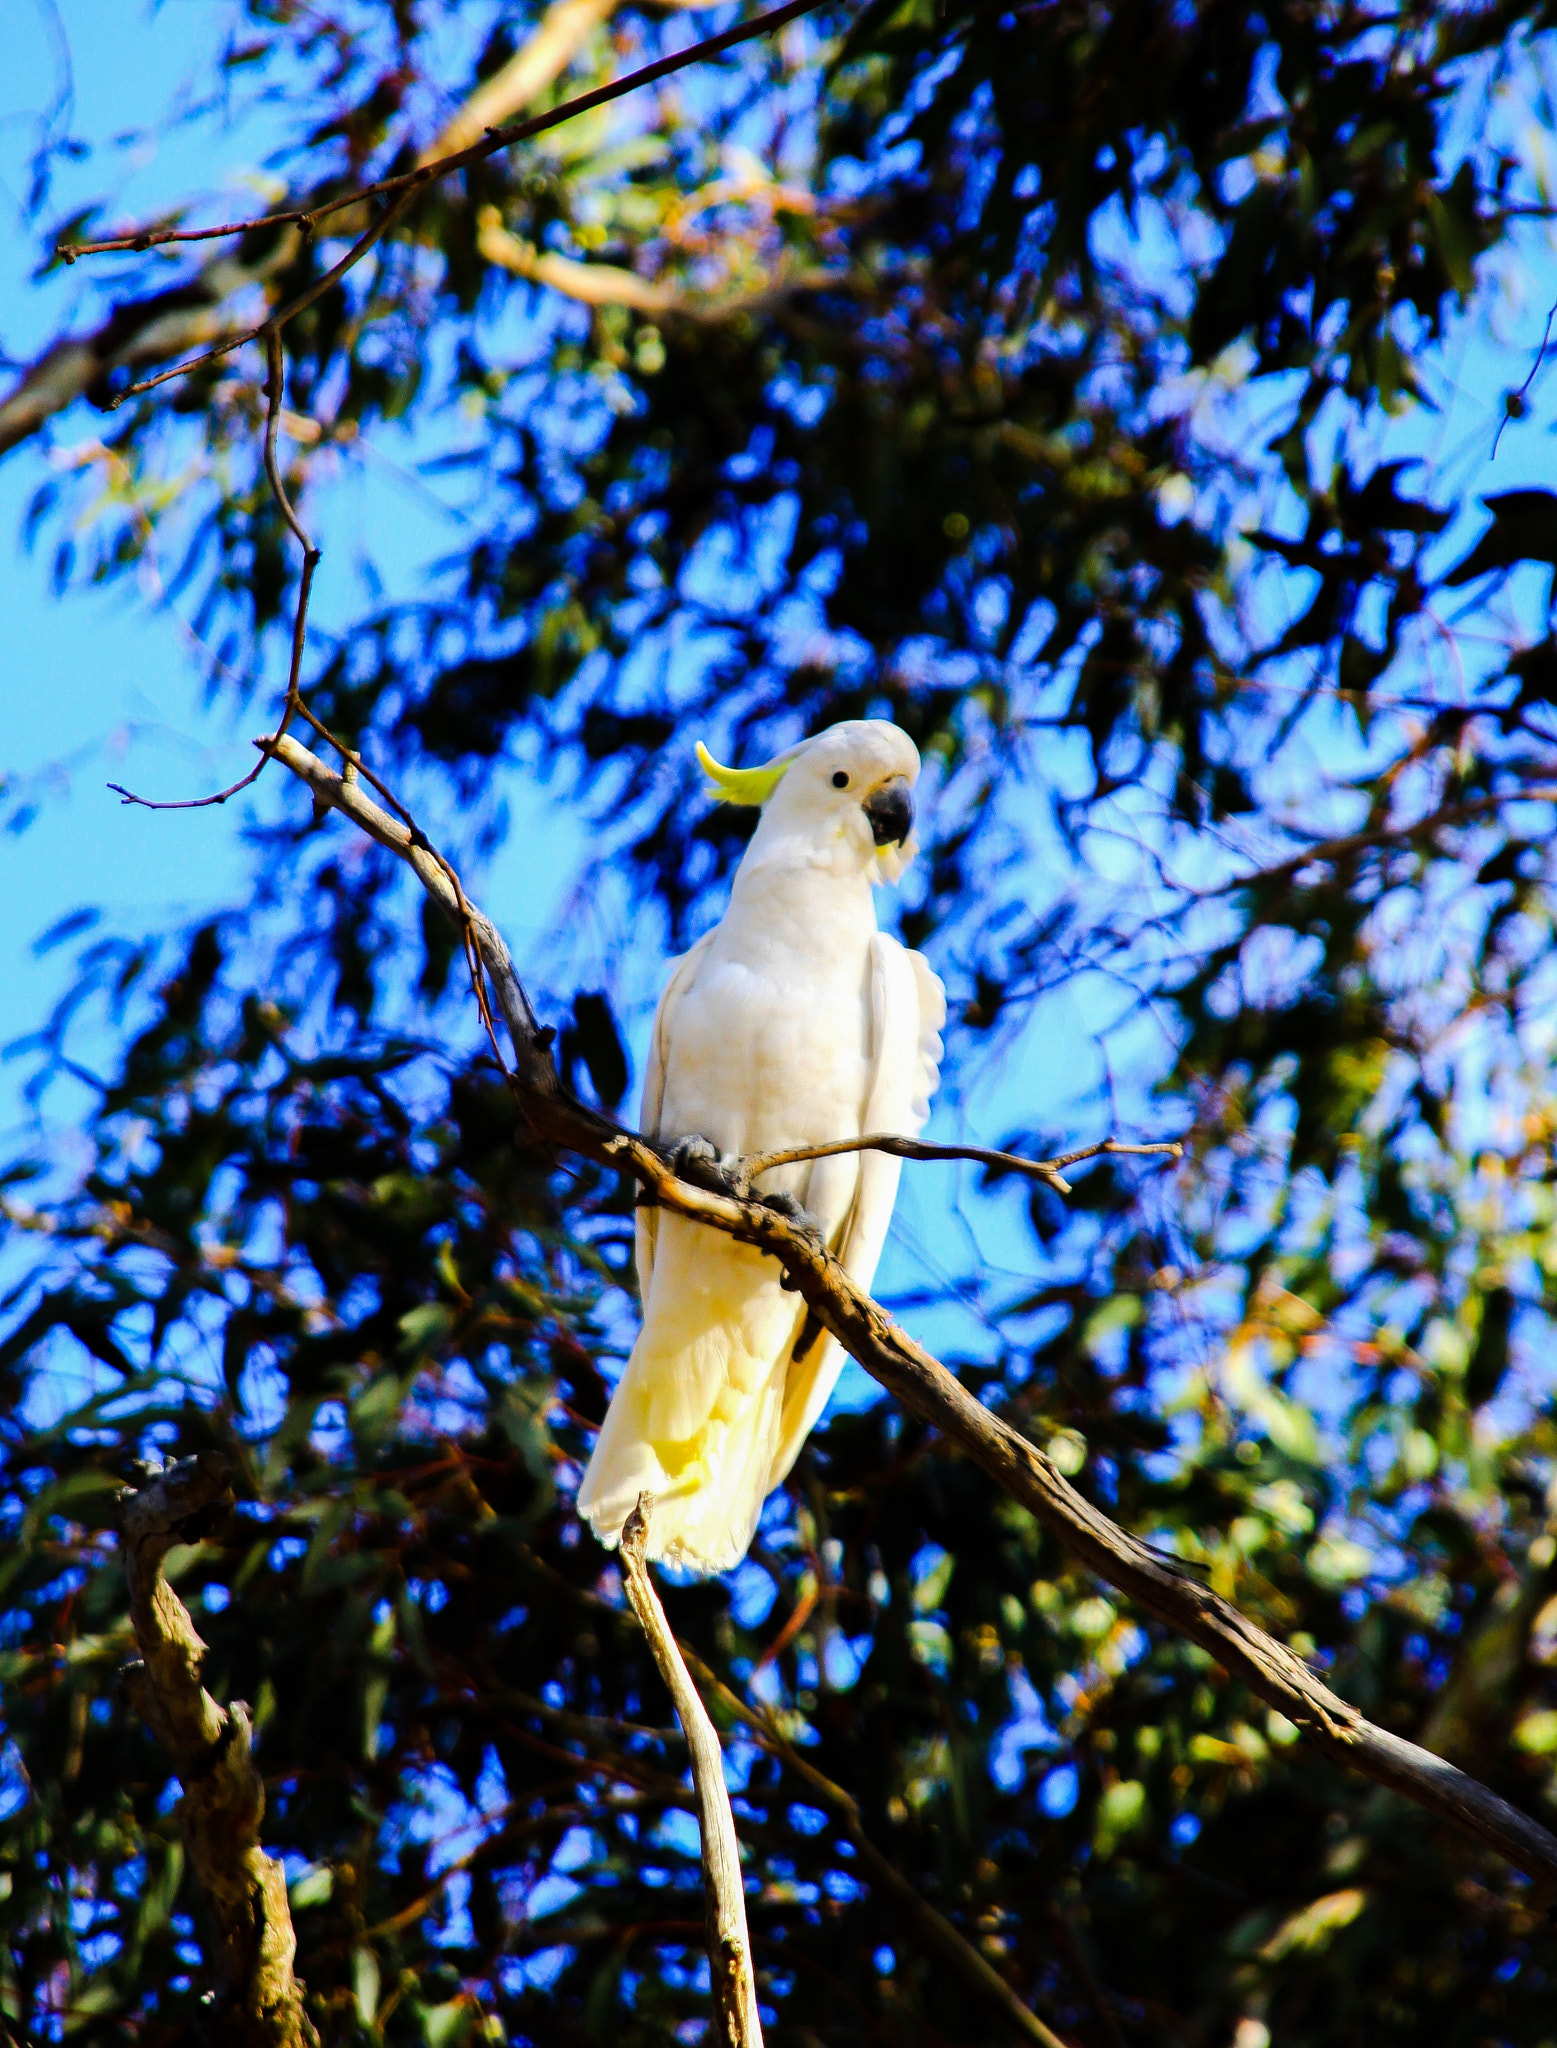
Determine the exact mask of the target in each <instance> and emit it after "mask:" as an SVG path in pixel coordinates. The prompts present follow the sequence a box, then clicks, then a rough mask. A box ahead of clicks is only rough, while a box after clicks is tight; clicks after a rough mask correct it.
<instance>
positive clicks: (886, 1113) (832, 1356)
mask: <svg viewBox="0 0 1557 2048" xmlns="http://www.w3.org/2000/svg"><path fill="white" fill-rule="evenodd" d="M870 974H871V1005H870V1007H871V1043H870V1061H871V1067H870V1083H869V1086H868V1088H867V1090H866V1097H865V1101H864V1103H863V1105H862V1116H861V1121H860V1131H861V1133H862V1135H863V1134H864V1133H865V1132H873V1131H884V1132H891V1133H892V1134H893V1135H894V1136H896V1137H905V1138H913V1137H917V1136H918V1134H919V1132H920V1131H921V1130H923V1128H924V1124H925V1119H926V1118H927V1117H928V1116H929V1114H930V1097H931V1096H932V1095H933V1094H934V1093H935V1086H936V1083H937V1082H938V1081H939V1079H940V1076H941V1069H940V1059H941V1051H942V1046H941V1026H942V1025H943V1024H944V1023H945V1021H946V991H945V989H944V988H943V987H942V985H941V981H940V978H939V976H938V975H936V974H935V973H934V972H933V971H932V969H931V967H930V964H929V962H928V961H927V960H926V959H925V957H924V955H923V954H922V953H911V952H909V951H908V949H907V948H906V947H904V946H902V945H900V944H899V943H898V941H897V940H896V939H894V938H891V937H889V936H888V935H887V933H885V932H878V933H877V934H876V937H875V938H874V939H873V940H872V941H871V950H870ZM902 1171H903V1162H902V1160H901V1159H894V1158H893V1157H892V1156H891V1154H890V1153H887V1152H862V1153H861V1154H860V1170H859V1181H858V1185H857V1187H856V1190H855V1197H854V1202H853V1205H852V1207H851V1208H850V1211H849V1214H848V1215H847V1217H846V1218H845V1219H844V1223H843V1227H842V1230H841V1232H840V1233H839V1236H838V1238H837V1240H836V1241H835V1243H834V1245H833V1249H834V1251H835V1252H836V1253H837V1256H838V1259H839V1261H840V1263H841V1264H842V1266H843V1268H844V1270H845V1272H846V1273H847V1274H848V1275H849V1277H850V1279H851V1280H853V1281H854V1283H855V1285H856V1286H858V1287H861V1288H864V1289H865V1290H866V1291H867V1292H868V1291H869V1289H870V1284H871V1282H872V1280H873V1279H874V1278H875V1276H876V1265H877V1261H878V1260H879V1259H880V1257H881V1248H882V1246H883V1245H884V1244H885V1242H886V1237H887V1229H888V1226H889V1225H890V1224H891V1221H892V1210H893V1207H894V1205H895V1203H896V1201H897V1185H898V1181H899V1178H900V1177H901V1175H902ZM844 1356H845V1353H844V1350H843V1346H842V1345H841V1344H839V1343H838V1341H837V1339H836V1338H834V1337H831V1336H829V1335H828V1334H827V1332H826V1331H825V1330H823V1329H822V1328H821V1326H820V1325H819V1324H817V1323H816V1322H815V1321H814V1320H813V1319H812V1318H810V1317H807V1319H806V1321H805V1323H804V1324H803V1325H802V1326H801V1331H800V1335H799V1337H798V1338H797V1339H796V1343H795V1352H794V1356H793V1359H792V1361H791V1363H790V1368H789V1374H788V1377H787V1379H786V1381H785V1384H784V1410H783V1419H782V1421H781V1423H780V1427H779V1442H778V1449H777V1451H776V1452H775V1454H774V1458H773V1465H772V1468H771V1470H770V1472H769V1474H768V1490H769V1491H770V1492H771V1490H772V1489H773V1488H774V1487H775V1486H777V1485H778V1484H779V1482H780V1480H782V1479H783V1477H784V1475H785V1474H786V1473H787V1472H788V1471H789V1468H790V1466H791V1465H793V1464H794V1462H795V1460H796V1458H797V1457H798V1456H799V1455H800V1446H801V1445H802V1444H803V1443H804V1442H805V1440H806V1438H807V1437H808V1436H809V1435H810V1433H811V1431H812V1429H814V1428H815V1426H816V1423H817V1420H818V1418H819V1417H820V1415H821V1413H822V1410H823V1409H824V1408H825V1407H826V1406H827V1402H828V1397H829V1396H830V1395H831V1393H832V1390H833V1387H834V1385H835V1383H836V1381H837V1378H838V1374H839V1373H840V1371H841V1370H842V1369H843V1361H844Z"/></svg>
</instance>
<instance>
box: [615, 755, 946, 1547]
mask: <svg viewBox="0 0 1557 2048" xmlns="http://www.w3.org/2000/svg"><path fill="white" fill-rule="evenodd" d="M698 755H699V758H700V760H701V761H702V763H703V766H704V768H705V769H706V771H707V772H708V775H709V777H710V780H711V786H712V793H713V794H714V795H716V796H718V797H720V798H721V799H722V800H723V801H725V802H726V803H736V804H750V805H758V806H760V807H761V811H762V815H761V817H760V819H759V820H758V823H757V830H756V832H755V833H754V834H753V836H752V840H751V843H750V845H749V846H748V847H747V849H746V853H745V856H744V858H743V859H742V861H741V864H740V867H739V868H738V869H737V871H736V876H735V881H734V885H733V886H732V888H731V891H730V903H729V908H728V909H727V910H726V911H725V914H724V916H723V918H722V919H721V920H720V922H719V923H718V924H717V925H716V926H715V927H714V929H713V930H712V931H711V932H710V933H709V934H708V936H707V937H706V938H704V939H702V940H700V941H699V942H698V944H697V945H695V946H694V947H693V948H692V950H691V952H690V953H687V954H685V955H684V956H683V957H682V958H681V959H680V960H678V961H676V962H675V964H674V966H673V968H672V970H671V975H670V979H669V981H668V982H667V983H666V986H665V993H664V994H663V995H662V996H661V998H660V1005H659V1010H658V1012H657V1013H656V1016H655V1019H654V1035H653V1041H652V1044H651V1048H650V1052H649V1060H648V1068H647V1071H646V1073H645V1075H644V1086H643V1114H642V1129H643V1131H644V1133H645V1134H646V1135H647V1136H649V1137H652V1138H657V1139H659V1140H660V1141H661V1142H662V1143H666V1144H670V1145H676V1144H678V1143H682V1142H693V1141H696V1140H698V1139H702V1140H706V1141H708V1143H709V1144H711V1145H712V1146H713V1147H714V1148H715V1150H716V1151H717V1152H718V1153H720V1154H721V1155H725V1156H728V1155H730V1154H732V1153H735V1154H751V1153H755V1152H777V1151H782V1150H786V1149H788V1148H791V1147H796V1146H805V1145H816V1144H822V1143H825V1142H827V1141H828V1140H830V1139H835V1138H853V1137H859V1136H861V1135H862V1134H863V1133H865V1132H867V1131H869V1132H878V1131H890V1132H894V1133H897V1134H900V1135H903V1136H909V1137H912V1136H913V1135H915V1134H916V1133H917V1132H918V1131H919V1130H920V1129H921V1128H922V1126H923V1124H924V1121H925V1117H926V1116H927V1114H928V1111H929V1098H930V1094H931V1091H932V1090H933V1089H934V1087H935V1084H936V1080H937V1078H938V1070H937V1061H938V1060H939V1058H940V1053H941V1041H940V1037H939V1035H938V1034H939V1030H940V1026H941V1024H942V1023H943V1021H944V1020H945V1016H946V999H945V991H944V990H943V989H942V987H941V984H940V982H939V981H938V980H937V979H936V977H935V975H934V974H932V973H931V971H930V969H929V967H928V965H927V964H926V962H925V961H924V959H923V958H922V957H921V956H920V955H919V954H918V953H910V952H908V951H907V950H906V949H905V948H904V947H903V946H901V945H899V944H898V942H897V940H896V939H893V938H889V937H888V936H887V935H886V933H884V932H878V931H877V929H876V914H875V908H874V905H873V903H872V900H871V889H872V886H873V885H874V884H876V883H878V882H884V881H896V880H897V878H898V876H899V875H900V874H901V872H902V870H903V868H904V866H905V865H906V862H907V859H908V856H909V854H910V852H911V850H912V849H911V846H910V844H909V834H910V831H911V828H912V826H913V817H914V808H913V800H912V798H911V797H910V795H909V791H910V790H911V788H912V787H913V784H914V782H915V780H916V778H917V776H918V774H919V755H918V751H917V750H916V748H915V746H914V743H913V741H912V740H911V739H909V737H908V735H907V734H906V733H904V732H900V731H899V730H898V728H897V727H896V726H895V725H889V724H887V723H886V722H885V721H883V720H880V719H851V720H849V721H848V722H847V723H846V724H843V725H835V726H832V727H830V728H829V730H828V731H826V732H823V733H819V734H817V736H816V737H815V738H814V739H810V740H806V741H804V742H803V743H802V744H801V745H799V746H797V747H792V748H790V749H789V751H788V752H787V753H783V754H780V755H779V756H778V757H777V759H775V760H773V761H770V762H769V763H768V764H767V766H766V767H764V768H747V769H730V768H721V767H720V766H719V764H718V763H717V762H716V761H715V760H714V759H713V757H712V755H710V754H709V753H708V752H707V751H706V749H704V748H703V747H701V746H699V748H698ZM900 1172H901V1162H900V1161H899V1160H897V1159H894V1158H891V1157H889V1156H888V1155H887V1154H885V1153H881V1152H855V1153H842V1154H839V1155H837V1156H835V1157H833V1158H829V1159H818V1160H815V1161H808V1162H806V1163H805V1164H802V1165H793V1166H789V1167H780V1168H775V1169H773V1170H772V1171H771V1172H769V1173H768V1174H766V1175H764V1176H763V1178H762V1180H761V1181H760V1182H759V1183H758V1190H759V1192H761V1193H764V1194H788V1195H790V1196H791V1197H793V1198H795V1199H797V1200H798V1201H799V1202H800V1203H801V1205H802V1206H803V1207H804V1209H805V1211H806V1213H807V1214H808V1216H809V1217H810V1218H811V1219H812V1221H814V1222H815V1223H816V1225H817V1227H818V1228H819V1229H820V1230H821V1232H822V1234H823V1236H824V1237H825V1238H826V1240H827V1242H828V1244H829V1245H830V1246H831V1247H832V1249H833V1250H834V1251H835V1252H836V1254H837V1256H838V1258H839V1259H840V1260H841V1261H842V1263H843V1265H844V1267H845V1269H846V1270H847V1271H848V1272H849V1274H850V1275H851V1276H852V1277H853V1278H854V1280H856V1281H857V1282H858V1283H859V1285H860V1286H861V1287H864V1288H868V1287H869V1286H870V1283H871V1279H872V1276H873V1275H874V1273H875V1270H876V1261H877V1260H878V1258H879V1257H880V1256H881V1247H882V1242H883V1240H884V1239H885V1237H886V1234H887V1225H888V1223H889V1222H890V1220H891V1216H892V1205H893V1203H894V1201H895V1200H896V1198H897V1185H898V1176H899V1173H900ZM637 1261H638V1279H639V1283H640V1286H641V1288H642V1293H643V1328H642V1330H641V1331H640V1333H639V1337H638V1341H637V1343H636V1344H635V1345H634V1346H633V1352H632V1356H631V1358H630V1359H629V1360H628V1362H627V1369H626V1371H625V1372H624V1373H623V1375H622V1378H621V1382H620V1384H619V1385H618V1386H617V1389H616V1392H615V1393H614V1395H613V1396H612V1399H611V1406H610V1410H609V1412H608V1413H607V1415H606V1419H605V1424H604V1427H603V1428H602V1429H601V1432H600V1437H599V1440H598V1442H597V1443H596V1445H595V1453H594V1456H593V1457H592V1458H591V1459H590V1461H589V1469H588V1471H587V1472H586V1473H585V1475H584V1483H583V1486H582V1487H581V1489H580V1491H579V1499H578V1505H579V1512H580V1514H582V1515H583V1516H585V1517H586V1518H587V1519H588V1521H589V1522H590V1524H591V1525H592V1527H593V1528H594V1531H595V1534H596V1535H597V1536H598V1537H599V1538H600V1539H601V1541H602V1542H603V1543H606V1544H615V1543H616V1541H617V1539H618V1537H619V1536H620V1534H621V1530H622V1524H623V1522H624V1520H625V1519H626V1517H627V1516H628V1514H629V1513H630V1512H631V1511H632V1507H633V1504H634V1503H635V1501H636V1500H637V1498H638V1496H639V1495H640V1494H641V1493H645V1492H647V1493H651V1494H652V1495H653V1496H654V1503H655V1505H654V1513H653V1516H652V1519H651V1523H650V1536H649V1554H650V1555H651V1556H656V1557H664V1558H666V1559H667V1560H669V1561H670V1562H672V1563H675V1564H679V1565H683V1566H687V1567H689V1568H690V1569H691V1570H693V1571H697V1572H705V1573H706V1572H717V1571H724V1570H727V1569H728V1568H729V1567H730V1566H731V1565H734V1564H737V1563H738V1562H739V1561H740V1559H741V1558H742V1557H743V1556H744V1555H745V1552H746V1548H747V1545H748V1544H749V1543H750V1542H751V1539H752V1533H753V1531H754V1530H755V1528H756V1526H757V1517H758V1514H759V1513H760V1511H761V1508H762V1503H763V1501H764V1500H765V1499H766V1497H767V1495H768V1493H769V1492H770V1491H771V1490H772V1489H773V1488H774V1487H775V1486H777V1485H778V1484H779V1483H780V1481H781V1480H782V1479H783V1478H784V1476H785V1475H786V1473H787V1472H788V1471H789V1468H790V1466H791V1465H793V1463H794V1462H795V1459H796V1457H797V1456H798V1454H799V1451H800V1446H801V1445H802V1444H803V1443H804V1441H805V1439H806V1436H807V1434H808V1433H809V1431H810V1430H811V1429H812V1427H813V1426H814V1424H815V1423H816V1421H817V1419H818V1417H819V1416H820V1415H821V1412H822V1410H823V1408H824V1407H825V1406H826V1404H827V1397H828V1395H829V1394H830V1393H831V1392H832V1388H833V1383H834V1381H835V1380H836V1379H837V1377H838V1372H839V1369H840V1367H841V1366H842V1364H843V1351H842V1349H841V1347H840V1346H839V1345H838V1344H837V1342H836V1341H835V1340H834V1339H833V1338H831V1337H830V1336H829V1335H828V1334H827V1332H826V1331H825V1330H823V1329H821V1328H820V1327H819V1326H818V1324H817V1323H816V1321H815V1320H814V1318H811V1317H809V1316H808V1315H807V1312H806V1309H805V1305H804V1303H803V1302H801V1301H800V1300H799V1298H798V1296H796V1295H795V1294H793V1293H791V1292H786V1290H785V1289H784V1288H783V1286H782V1285H781V1284H780V1282H781V1278H782V1274H781V1269H780V1267H779V1265H778V1262H777V1261H776V1260H774V1259H772V1258H769V1257H767V1256H765V1255H764V1254H762V1253H760V1252H757V1251H755V1250H753V1249H752V1248H751V1247H750V1246H747V1245H742V1244H737V1243H735V1242H734V1241H733V1239H731V1238H728V1237H723V1236H721V1235H720V1234H719V1233H718V1232H717V1231H714V1230H711V1229H709V1228H708V1227H707V1225H705V1224H700V1223H694V1222H691V1221H689V1220H687V1219H685V1218H682V1217H678V1216H673V1215H670V1214H669V1213H667V1212H665V1211H663V1210H656V1209H640V1210H639V1212H638V1225H637Z"/></svg>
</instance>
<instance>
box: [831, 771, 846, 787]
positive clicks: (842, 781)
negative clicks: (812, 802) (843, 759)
mask: <svg viewBox="0 0 1557 2048" xmlns="http://www.w3.org/2000/svg"><path fill="white" fill-rule="evenodd" d="M848 786H849V776H848V771H847V770H846V769H843V768H840V769H839V770H838V772H837V773H836V774H835V775H834V777H833V788H834V789H847V788H848Z"/></svg>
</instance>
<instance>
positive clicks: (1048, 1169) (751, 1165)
mask: <svg viewBox="0 0 1557 2048" xmlns="http://www.w3.org/2000/svg"><path fill="white" fill-rule="evenodd" d="M840 1152H890V1153H891V1154H892V1156H893V1157H894V1158H895V1159H921V1160H924V1159H974V1160H977V1161H978V1162H979V1164H980V1165H982V1166H993V1167H1003V1168H1006V1169H1008V1170H1009V1171H1011V1172H1013V1173H1025V1174H1030V1175H1031V1176H1032V1178H1033V1179H1034V1180H1042V1181H1047V1182H1048V1184H1049V1186H1050V1187H1051V1188H1053V1189H1055V1191H1056V1192H1057V1193H1059V1194H1062V1195H1068V1194H1069V1193H1070V1192H1071V1185H1070V1182H1069V1181H1068V1180H1066V1178H1065V1177H1064V1175H1063V1174H1062V1173H1061V1172H1060V1168H1061V1167H1062V1166H1075V1165H1077V1164H1078V1163H1079V1162H1080V1161H1081V1160H1083V1159H1098V1158H1101V1157H1102V1156H1103V1155H1104V1154H1105V1153H1125V1154H1128V1155H1130V1156H1131V1157H1135V1158H1145V1157H1147V1156H1148V1155H1150V1154H1160V1155H1162V1156H1163V1157H1165V1158H1168V1159H1182V1158H1183V1156H1184V1146H1183V1143H1182V1141H1181V1140H1179V1139H1177V1138H1175V1139H1173V1140H1171V1141H1170V1142H1169V1143H1167V1144H1162V1145H1126V1144H1123V1143H1121V1141H1120V1140H1119V1139H1118V1138H1103V1139H1100V1140H1099V1142H1098V1143H1097V1144H1096V1145H1083V1146H1082V1147H1081V1149H1080V1150H1079V1151H1076V1152H1063V1153H1061V1154H1060V1156H1059V1158H1057V1159H1028V1158H1025V1157H1024V1156H1023V1155H1022V1154H1021V1153H1020V1152H995V1151H992V1150H991V1149H990V1148H989V1147H988V1146H985V1145H929V1144H926V1143H925V1142H924V1140H923V1139H922V1138H900V1137H898V1136H896V1135H895V1133H893V1132H891V1131H872V1132H871V1133H869V1134H868V1135H867V1136H866V1137H863V1138H832V1139H830V1140H829V1141H828V1142H827V1143H826V1144H825V1145H795V1146H792V1147H791V1148H790V1149H789V1150H788V1151H785V1152H754V1153H752V1154H751V1156H750V1157H749V1158H747V1159H742V1160H741V1161H740V1163H739V1165H738V1166H737V1168H736V1184H737V1185H738V1186H740V1187H741V1188H742V1189H743V1191H745V1190H746V1189H749V1188H750V1187H751V1185H752V1183H753V1182H754V1181H755V1180H756V1179H757V1178H758V1176H759V1175H761V1174H764V1173H771V1172H772V1170H773V1169H774V1167H776V1166H798V1165H799V1164H800V1163H801V1162H802V1161H803V1160H807V1159H832V1158H834V1157H835V1156H836V1155H837V1154H838V1153H840Z"/></svg>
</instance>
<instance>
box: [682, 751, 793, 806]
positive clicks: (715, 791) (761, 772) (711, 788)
mask: <svg viewBox="0 0 1557 2048" xmlns="http://www.w3.org/2000/svg"><path fill="white" fill-rule="evenodd" d="M794 753H795V750H794V748H792V747H791V748H790V749H789V751H788V752H787V753H783V754H780V755H779V757H778V759H777V760H776V761H770V762H769V763H768V765H767V766H766V767H765V768H725V767H722V766H721V765H720V763H719V762H717V761H716V760H715V759H714V757H713V755H712V754H711V753H709V751H708V749H707V747H705V746H704V745H703V742H702V741H701V740H699V741H698V743H697V758H698V760H699V761H700V762H701V764H702V768H703V773H704V774H705V775H706V776H707V777H708V794H709V795H710V796H715V797H717V798H718V799H719V801H720V802H721V803H722V804H749V805H752V806H754V807H755V806H760V805H762V804H765V803H766V802H767V800H768V798H769V797H770V796H772V794H773V792H774V790H776V789H777V788H778V786H779V784H780V782H781V781H782V780H783V779H784V774H785V771H786V770H787V769H788V767H789V764H790V762H791V761H792V760H793V759H794Z"/></svg>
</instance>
